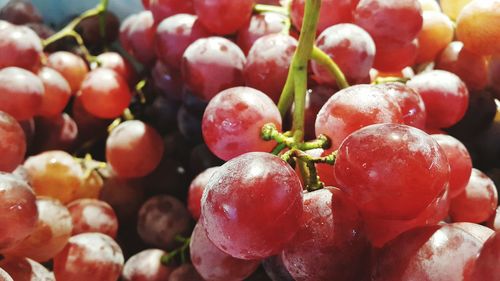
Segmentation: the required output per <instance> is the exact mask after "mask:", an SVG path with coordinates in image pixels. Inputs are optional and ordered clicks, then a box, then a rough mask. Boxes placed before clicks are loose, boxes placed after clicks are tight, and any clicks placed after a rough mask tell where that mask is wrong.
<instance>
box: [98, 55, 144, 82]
mask: <svg viewBox="0 0 500 281" xmlns="http://www.w3.org/2000/svg"><path fill="white" fill-rule="evenodd" d="M96 59H97V61H99V63H100V65H99V67H102V68H109V69H111V70H114V71H115V72H116V73H118V74H119V75H120V76H121V77H123V79H125V81H127V82H131V81H133V79H134V76H135V72H134V67H133V66H132V64H130V62H129V61H128V60H126V59H125V58H124V57H122V55H120V54H119V53H116V52H105V53H102V54H99V55H98V56H97V58H96Z"/></svg>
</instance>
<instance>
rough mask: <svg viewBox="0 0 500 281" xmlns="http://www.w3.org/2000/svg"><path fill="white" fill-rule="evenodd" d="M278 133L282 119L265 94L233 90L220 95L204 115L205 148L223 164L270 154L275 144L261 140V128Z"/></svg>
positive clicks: (247, 90)
mask: <svg viewBox="0 0 500 281" xmlns="http://www.w3.org/2000/svg"><path fill="white" fill-rule="evenodd" d="M267 123H273V124H274V125H275V126H276V128H277V129H278V131H280V130H281V115H280V113H279V111H278V108H277V107H276V105H275V104H274V103H273V101H272V100H271V99H270V98H269V97H268V96H266V95H265V94H264V93H262V92H260V91H258V90H255V89H252V88H249V87H235V88H230V89H227V90H225V91H222V92H220V93H219V94H218V95H216V96H215V97H214V98H213V99H212V100H211V101H210V102H209V104H208V106H207V108H206V109H205V113H204V114H203V120H202V132H203V138H204V139H205V142H206V144H207V146H208V147H209V148H210V151H212V152H213V153H214V154H215V155H217V156H218V157H219V158H221V159H223V160H226V161H227V160H229V159H232V158H234V157H236V156H238V155H241V154H243V153H246V152H252V151H262V152H264V151H266V152H268V151H271V150H272V149H273V147H274V146H275V144H274V143H273V142H266V141H264V140H262V139H261V138H260V133H261V129H262V126H264V125H265V124H267Z"/></svg>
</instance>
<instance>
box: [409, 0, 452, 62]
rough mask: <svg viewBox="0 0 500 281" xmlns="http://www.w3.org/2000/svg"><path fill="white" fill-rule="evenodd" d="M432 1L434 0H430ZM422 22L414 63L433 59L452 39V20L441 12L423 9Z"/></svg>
mask: <svg viewBox="0 0 500 281" xmlns="http://www.w3.org/2000/svg"><path fill="white" fill-rule="evenodd" d="M432 1H434V0H432ZM423 19H424V23H423V26H422V30H421V31H420V33H419V34H418V55H417V59H416V61H415V62H416V63H423V62H429V61H433V60H434V59H435V58H436V56H437V55H438V54H439V52H441V50H443V49H444V48H445V47H446V46H447V45H448V44H449V43H450V42H451V41H452V40H453V35H454V34H453V33H454V30H453V22H452V21H451V20H450V19H449V18H448V17H447V16H446V15H444V14H443V13H441V12H439V11H438V12H435V11H424V13H423Z"/></svg>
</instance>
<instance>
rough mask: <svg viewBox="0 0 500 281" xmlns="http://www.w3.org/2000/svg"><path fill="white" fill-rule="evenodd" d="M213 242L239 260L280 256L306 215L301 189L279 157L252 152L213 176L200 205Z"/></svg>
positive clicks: (234, 160) (293, 174) (239, 157)
mask: <svg viewBox="0 0 500 281" xmlns="http://www.w3.org/2000/svg"><path fill="white" fill-rule="evenodd" d="M201 208H202V210H201V221H202V223H203V225H204V227H205V229H206V231H207V235H208V237H209V239H210V240H211V241H212V242H213V243H214V245H215V246H216V247H217V248H219V249H221V250H222V251H224V252H226V253H228V254H229V255H231V256H233V257H235V258H242V259H260V258H264V257H268V256H271V255H276V254H278V253H279V252H280V251H281V250H282V249H283V248H284V247H285V244H286V243H287V242H289V241H290V240H291V239H292V238H293V236H294V234H295V233H296V231H297V230H298V228H299V226H300V223H299V220H300V217H301V215H302V208H303V207H302V187H301V184H300V180H299V178H298V176H297V174H296V173H295V171H294V170H293V169H292V168H291V167H290V166H289V165H288V164H287V163H286V162H284V161H283V160H281V159H280V158H279V157H277V156H274V155H272V154H269V153H263V152H251V153H246V154H243V155H241V156H238V157H236V158H234V159H232V160H230V161H228V162H226V163H225V164H224V165H222V166H221V167H220V168H219V169H218V170H217V171H216V172H215V174H214V175H213V176H212V177H211V178H210V181H209V182H208V184H207V186H206V188H205V192H204V193H203V197H202V203H201Z"/></svg>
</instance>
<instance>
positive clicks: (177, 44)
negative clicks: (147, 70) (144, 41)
mask: <svg viewBox="0 0 500 281" xmlns="http://www.w3.org/2000/svg"><path fill="white" fill-rule="evenodd" d="M208 36H210V33H209V32H208V31H207V30H206V29H205V28H204V27H203V26H202V25H201V24H200V21H199V20H198V19H197V17H196V16H194V15H189V14H177V15H174V16H171V17H168V18H166V19H164V20H163V21H162V22H160V24H159V25H158V27H157V28H156V35H155V50H156V55H157V57H158V58H159V59H160V60H162V61H163V62H164V63H165V64H167V65H168V66H170V67H172V68H174V69H179V68H180V67H181V61H182V54H183V53H184V51H185V50H186V48H187V47H188V46H189V45H190V44H191V43H193V42H194V41H196V40H198V39H200V38H204V37H208Z"/></svg>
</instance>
